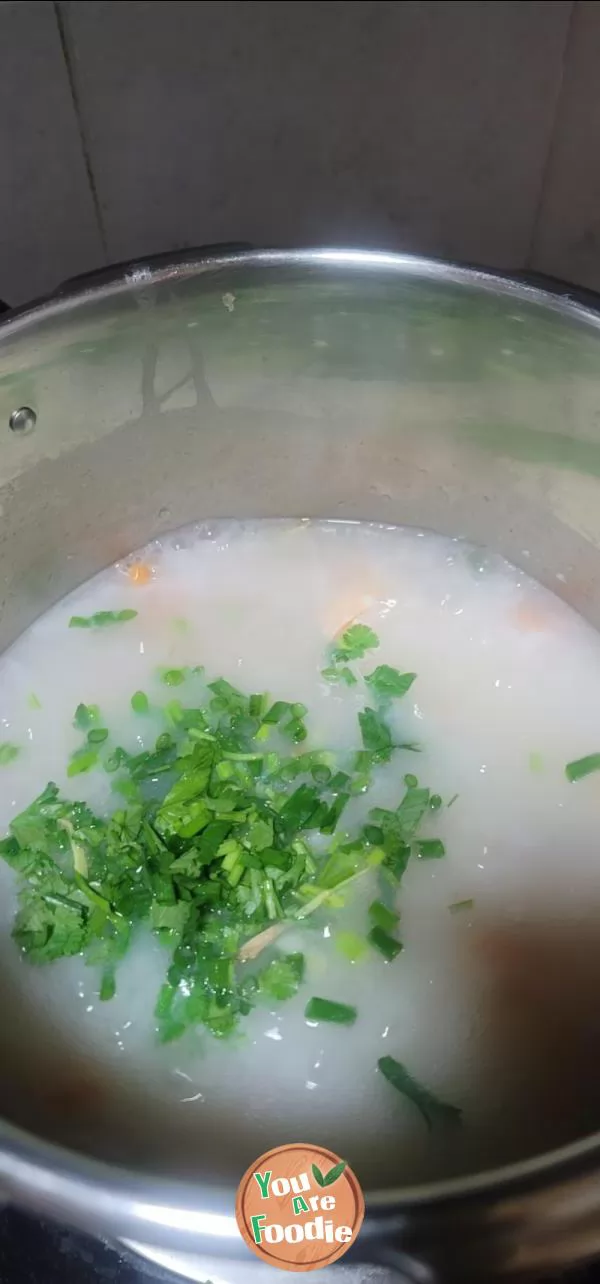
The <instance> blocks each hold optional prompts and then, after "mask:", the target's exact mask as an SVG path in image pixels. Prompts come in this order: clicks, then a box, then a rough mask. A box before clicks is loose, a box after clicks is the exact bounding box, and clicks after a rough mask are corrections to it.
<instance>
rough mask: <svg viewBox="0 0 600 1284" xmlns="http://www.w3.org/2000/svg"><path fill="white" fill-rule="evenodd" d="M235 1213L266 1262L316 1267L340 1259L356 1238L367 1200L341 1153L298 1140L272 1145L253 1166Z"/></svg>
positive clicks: (288, 1267) (308, 1268) (306, 1268)
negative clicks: (295, 1142) (273, 1148)
mask: <svg viewBox="0 0 600 1284" xmlns="http://www.w3.org/2000/svg"><path fill="white" fill-rule="evenodd" d="M235 1215H236V1219H237V1224H238V1226H239V1228H240V1231H241V1233H242V1235H243V1237H244V1239H245V1241H246V1243H247V1244H248V1246H249V1247H250V1248H251V1249H252V1250H253V1252H255V1253H256V1254H257V1255H258V1256H259V1257H260V1258H262V1260H263V1261H264V1262H270V1263H271V1265H272V1266H278V1267H280V1268H283V1269H284V1270H287V1271H313V1270H316V1268H317V1267H319V1266H320V1267H323V1266H329V1265H330V1263H331V1262H336V1261H337V1259H338V1257H341V1256H342V1254H343V1253H346V1252H347V1250H348V1249H349V1248H350V1246H351V1244H353V1243H354V1241H355V1240H356V1237H357V1235H358V1232H359V1230H360V1228H361V1226H362V1221H363V1217H364V1215H365V1201H364V1199H363V1193H362V1190H361V1188H360V1186H359V1184H358V1181H357V1178H356V1177H355V1175H354V1173H353V1172H352V1169H351V1168H349V1167H348V1165H347V1163H346V1162H345V1161H344V1160H343V1159H340V1157H339V1155H334V1154H333V1153H332V1151H331V1150H325V1149H324V1148H323V1147H322V1146H309V1145H307V1144H304V1143H302V1142H298V1143H297V1144H296V1145H292V1146H278V1147H277V1148H276V1149H275V1150H268V1151H267V1153H266V1154H265V1155H261V1156H260V1159H257V1161H256V1163H255V1164H252V1166H251V1167H250V1168H248V1169H247V1171H246V1172H245V1173H244V1176H243V1177H242V1180H241V1182H240V1185H239V1188H238V1193H237V1199H236V1203H235Z"/></svg>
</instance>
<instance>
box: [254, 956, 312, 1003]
mask: <svg viewBox="0 0 600 1284" xmlns="http://www.w3.org/2000/svg"><path fill="white" fill-rule="evenodd" d="M303 977H304V955H303V954H285V955H282V956H281V958H276V959H272V960H271V962H270V963H269V964H267V967H266V968H264V969H263V971H262V972H259V974H258V978H257V979H258V988H259V990H260V991H261V992H262V993H263V994H267V995H269V997H270V998H273V999H291V998H292V996H293V995H294V994H296V993H297V991H298V987H299V985H300V983H301V981H302V979H303Z"/></svg>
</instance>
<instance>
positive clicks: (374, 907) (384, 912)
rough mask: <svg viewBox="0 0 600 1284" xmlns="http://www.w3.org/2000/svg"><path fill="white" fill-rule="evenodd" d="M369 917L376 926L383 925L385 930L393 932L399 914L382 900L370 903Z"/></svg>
mask: <svg viewBox="0 0 600 1284" xmlns="http://www.w3.org/2000/svg"><path fill="white" fill-rule="evenodd" d="M369 918H370V919H371V922H372V923H374V924H375V926H376V927H382V928H383V930H384V932H393V931H394V929H395V928H396V926H397V924H398V919H399V918H400V915H399V914H396V912H395V911H394V910H391V909H388V907H387V905H384V904H383V902H382V901H372V902H371V904H370V905H369Z"/></svg>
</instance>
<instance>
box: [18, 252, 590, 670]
mask: <svg viewBox="0 0 600 1284" xmlns="http://www.w3.org/2000/svg"><path fill="white" fill-rule="evenodd" d="M279 259H281V260H282V261H281V262H280V261H279ZM393 262H394V265H395V266H394V267H393V268H390V267H389V265H386V264H385V263H381V262H378V261H377V259H375V260H371V261H370V263H369V265H368V266H367V265H365V264H364V263H358V264H357V265H355V266H353V265H352V264H351V263H348V262H342V263H337V264H336V263H334V262H327V261H324V260H319V259H318V257H316V256H312V258H311V256H307V258H306V260H305V261H301V256H300V259H299V260H298V261H296V262H293V263H291V264H290V263H287V264H286V262H285V256H277V255H275V256H271V257H270V258H269V257H266V258H265V261H261V259H260V258H259V260H258V261H257V262H256V261H254V262H245V261H244V260H243V259H242V260H241V261H237V262H236V261H233V262H229V263H225V264H221V265H218V264H217V265H210V264H209V265H204V266H203V267H202V265H201V266H200V269H199V268H198V265H196V267H195V268H194V267H193V266H188V267H187V268H180V269H179V270H178V271H174V272H172V273H170V272H168V271H167V270H165V271H163V272H162V273H161V274H159V275H157V277H156V279H150V280H146V279H144V278H143V276H142V279H141V280H135V279H132V280H129V281H125V282H121V283H120V284H118V285H116V286H114V287H112V288H111V287H107V288H105V289H104V290H103V291H100V292H97V293H96V294H93V293H92V294H88V295H83V296H80V297H79V298H78V299H77V300H76V301H75V303H74V304H72V303H69V302H68V301H67V302H63V303H58V304H55V305H53V306H52V307H51V308H50V309H48V310H46V311H41V312H38V313H37V314H36V313H33V314H31V315H30V316H29V317H27V316H26V317H24V318H22V319H19V320H17V321H15V322H13V323H12V324H11V323H9V324H8V325H6V326H5V327H4V328H3V330H2V331H0V442H1V445H0V504H1V515H0V585H1V593H2V612H1V621H0V646H6V645H7V644H8V643H9V642H10V641H11V640H12V639H13V638H14V637H15V636H16V635H17V634H18V633H19V632H20V631H21V630H22V629H23V628H24V627H25V626H26V625H27V624H28V623H29V622H30V621H31V620H32V619H33V618H34V617H35V616H36V615H37V614H39V612H40V611H42V610H44V609H45V608H46V607H48V606H49V605H50V604H51V603H52V602H54V601H55V600H57V598H59V597H60V596H61V595H62V594H64V593H65V592H66V591H68V590H69V589H71V588H73V587H74V586H75V585H76V584H78V583H80V582H81V581H82V580H84V579H86V578H87V577H88V576H89V575H91V574H93V573H94V572H95V571H97V570H99V569H100V568H102V567H103V566H105V565H106V564H108V563H110V562H111V561H113V560H114V559H116V558H118V557H119V556H121V555H122V554H124V553H126V552H127V551H129V550H130V549H132V548H135V547H136V546H138V545H140V544H143V543H144V542H146V541H147V540H148V539H151V538H153V537H155V536H157V535H159V534H160V533H161V532H164V531H165V530H168V529H171V528H173V527H177V526H179V525H181V524H182V523H184V522H188V521H193V520H194V519H195V518H206V517H209V518H210V517H218V516H230V515H236V516H284V515H296V516H299V515H301V516H305V515H308V516H319V517H334V518H345V519H355V518H368V519H371V520H373V521H377V522H391V523H398V522H399V523H407V524H410V525H417V526H421V527H429V528H432V529H435V530H438V531H442V532H445V533H449V534H452V535H456V536H464V537H467V538H468V539H470V540H473V541H475V542H476V543H482V544H489V545H491V546H493V547H494V548H496V549H497V550H499V551H501V552H503V553H504V554H505V555H506V556H507V557H509V558H510V559H512V560H513V561H515V562H517V563H520V564H523V565H526V567H527V569H528V571H529V572H530V573H531V574H533V575H534V576H536V577H537V578H539V579H541V580H543V581H544V582H546V583H547V584H549V585H550V586H551V587H552V588H553V589H554V590H555V591H557V592H559V593H560V594H561V595H562V596H563V597H564V598H565V599H566V600H568V601H569V602H571V603H572V604H573V605H574V606H576V608H577V609H578V610H580V611H582V612H583V613H584V614H585V615H586V616H588V617H589V618H590V619H591V620H592V621H593V622H595V623H600V593H599V591H598V590H599V571H600V558H599V556H598V545H599V543H600V506H599V505H598V496H599V494H600V482H599V480H598V479H599V478H600V381H599V380H598V371H599V368H600V332H599V331H598V327H597V323H596V320H595V318H593V317H592V316H591V315H590V314H586V313H583V312H582V311H581V310H580V309H577V308H575V307H573V306H571V305H569V304H554V303H552V301H545V296H543V295H539V294H537V293H536V292H534V291H527V290H524V289H522V288H519V287H511V286H508V285H502V284H500V283H497V282H494V281H493V280H492V279H490V278H478V277H477V276H476V274H473V273H471V274H469V273H460V272H459V271H458V270H457V271H453V270H452V269H442V268H437V267H436V266H435V265H419V264H415V263H414V262H412V263H411V262H410V261H408V262H406V263H404V264H402V262H401V261H397V260H395V261H393ZM399 264H400V265H399ZM21 406H30V407H31V408H32V409H33V410H34V411H35V412H36V414H37V424H36V426H35V429H34V430H33V431H32V432H30V433H26V434H23V435H20V434H19V433H15V432H12V431H11V430H10V428H9V419H10V416H11V414H12V412H13V411H14V410H15V409H17V408H19V407H21Z"/></svg>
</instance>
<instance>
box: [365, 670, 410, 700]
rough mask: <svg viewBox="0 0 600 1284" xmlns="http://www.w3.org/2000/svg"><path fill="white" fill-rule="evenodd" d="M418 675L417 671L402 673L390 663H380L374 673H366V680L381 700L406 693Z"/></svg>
mask: <svg viewBox="0 0 600 1284" xmlns="http://www.w3.org/2000/svg"><path fill="white" fill-rule="evenodd" d="M416 676H417V675H416V673H400V670H399V669H393V668H392V667H391V665H389V664H378V665H377V668H376V669H374V670H373V672H372V673H367V674H366V675H365V682H366V683H367V686H369V687H370V688H371V690H372V691H374V692H375V695H376V696H377V697H378V698H379V699H380V700H391V699H393V698H395V699H399V698H400V697H401V696H404V695H406V693H407V691H410V688H411V687H412V684H413V682H414V681H415V679H416Z"/></svg>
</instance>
